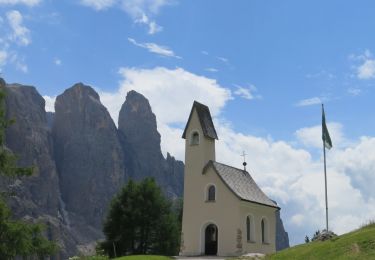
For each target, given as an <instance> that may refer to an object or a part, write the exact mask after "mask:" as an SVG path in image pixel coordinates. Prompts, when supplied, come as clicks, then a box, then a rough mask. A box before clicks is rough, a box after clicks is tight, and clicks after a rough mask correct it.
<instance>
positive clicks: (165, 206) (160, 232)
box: [99, 178, 180, 257]
mask: <svg viewBox="0 0 375 260" xmlns="http://www.w3.org/2000/svg"><path fill="white" fill-rule="evenodd" d="M171 206H172V204H171V202H170V201H168V200H167V199H166V197H165V196H164V194H163V193H162V191H161V189H160V188H159V187H158V186H157V184H156V183H155V180H154V179H153V178H145V179H144V180H143V181H141V182H139V183H136V182H134V181H132V180H130V181H129V182H128V183H127V185H125V186H124V187H123V188H122V189H121V191H120V192H119V193H118V194H117V195H116V196H115V197H114V198H113V200H112V202H111V205H110V209H109V213H108V216H107V218H106V220H105V222H104V229H103V231H104V234H105V236H106V240H105V241H104V242H102V243H100V244H99V248H101V249H103V250H104V251H105V252H106V253H107V254H109V256H110V257H114V256H115V255H116V256H121V255H127V254H163V255H174V254H176V253H177V252H178V246H179V237H180V234H179V224H178V220H177V214H175V212H174V211H172V207H171Z"/></svg>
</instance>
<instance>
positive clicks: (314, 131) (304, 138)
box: [295, 122, 348, 148]
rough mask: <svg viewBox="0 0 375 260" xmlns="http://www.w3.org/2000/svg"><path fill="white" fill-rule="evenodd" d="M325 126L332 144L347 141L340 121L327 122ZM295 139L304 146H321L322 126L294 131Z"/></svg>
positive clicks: (343, 144)
mask: <svg viewBox="0 0 375 260" xmlns="http://www.w3.org/2000/svg"><path fill="white" fill-rule="evenodd" d="M327 128H328V131H329V135H330V137H331V139H332V143H333V145H334V146H339V147H342V146H345V145H347V144H348V141H347V140H345V138H344V135H343V131H342V129H343V126H342V125H341V124H340V123H335V122H332V123H328V124H327ZM295 136H296V137H297V140H298V141H299V142H300V143H301V144H303V145H305V146H306V147H310V148H311V147H314V148H322V147H323V143H322V126H321V125H317V126H313V127H304V128H301V129H298V130H297V131H296V132H295Z"/></svg>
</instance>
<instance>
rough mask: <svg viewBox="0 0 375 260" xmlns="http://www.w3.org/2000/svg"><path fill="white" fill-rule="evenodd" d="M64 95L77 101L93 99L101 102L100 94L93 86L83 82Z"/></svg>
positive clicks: (69, 89)
mask: <svg viewBox="0 0 375 260" xmlns="http://www.w3.org/2000/svg"><path fill="white" fill-rule="evenodd" d="M62 95H64V96H69V97H75V98H77V99H84V98H87V97H91V98H93V99H94V100H96V101H99V102H100V97H99V94H98V93H97V92H96V91H95V90H94V89H93V88H92V87H91V86H89V85H85V84H83V83H82V82H78V83H76V84H74V85H73V86H72V87H70V88H68V89H67V90H65V91H64V93H63V94H62ZM60 96H61V95H60Z"/></svg>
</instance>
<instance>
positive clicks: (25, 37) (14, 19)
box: [6, 10, 31, 46]
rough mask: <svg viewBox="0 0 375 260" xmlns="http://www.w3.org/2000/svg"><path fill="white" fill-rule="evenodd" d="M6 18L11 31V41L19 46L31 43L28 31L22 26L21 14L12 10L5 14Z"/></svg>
mask: <svg viewBox="0 0 375 260" xmlns="http://www.w3.org/2000/svg"><path fill="white" fill-rule="evenodd" d="M6 17H7V20H8V22H9V25H10V27H11V29H12V34H11V40H12V41H15V42H16V43H18V44H19V45H24V46H27V45H29V44H30V43H31V37H30V30H29V29H27V28H26V27H25V26H24V25H23V17H22V14H21V13H20V12H19V11H17V10H12V11H9V12H7V14H6Z"/></svg>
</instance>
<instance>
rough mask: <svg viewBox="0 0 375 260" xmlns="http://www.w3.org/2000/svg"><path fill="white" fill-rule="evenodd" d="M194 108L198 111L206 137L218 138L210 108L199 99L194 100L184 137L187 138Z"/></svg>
mask: <svg viewBox="0 0 375 260" xmlns="http://www.w3.org/2000/svg"><path fill="white" fill-rule="evenodd" d="M194 108H195V110H196V111H197V114H198V118H199V123H200V125H201V127H202V130H203V135H204V136H205V137H208V138H212V139H218V137H217V134H216V130H215V126H214V123H213V122H212V117H211V113H210V109H209V108H208V106H206V105H203V104H201V103H199V102H197V101H194V104H193V107H192V108H191V111H190V115H189V120H188V122H187V124H186V127H185V130H184V133H183V134H182V138H184V139H186V131H187V128H188V126H189V123H190V120H191V117H192V114H193V111H194Z"/></svg>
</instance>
